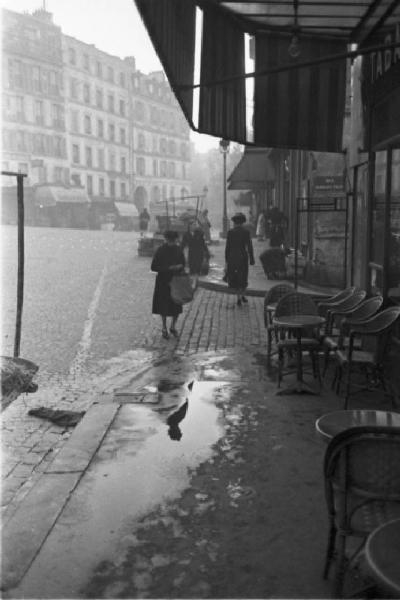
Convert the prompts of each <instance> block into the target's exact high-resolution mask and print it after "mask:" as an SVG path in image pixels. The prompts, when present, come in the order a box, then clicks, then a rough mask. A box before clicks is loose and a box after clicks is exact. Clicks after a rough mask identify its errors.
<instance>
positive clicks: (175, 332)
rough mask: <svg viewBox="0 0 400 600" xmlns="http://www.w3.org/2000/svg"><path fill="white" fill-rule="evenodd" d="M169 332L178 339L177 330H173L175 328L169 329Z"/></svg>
mask: <svg viewBox="0 0 400 600" xmlns="http://www.w3.org/2000/svg"><path fill="white" fill-rule="evenodd" d="M169 331H170V333H171V334H172V335H173V336H174V337H176V338H177V337H178V335H179V334H178V332H177V330H176V329H175V327H171V329H170V330H169Z"/></svg>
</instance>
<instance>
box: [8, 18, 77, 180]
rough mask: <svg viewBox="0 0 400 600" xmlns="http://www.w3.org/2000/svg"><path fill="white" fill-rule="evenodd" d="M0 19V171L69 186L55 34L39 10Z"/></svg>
mask: <svg viewBox="0 0 400 600" xmlns="http://www.w3.org/2000/svg"><path fill="white" fill-rule="evenodd" d="M2 16H3V51H2V74H3V75H2V107H3V115H2V116H3V124H2V148H3V158H2V170H8V171H22V172H24V173H27V174H28V178H27V180H26V181H25V184H26V185H28V186H29V185H34V184H38V183H44V182H47V181H51V182H64V183H67V184H69V182H70V171H69V166H70V165H69V157H68V152H67V132H66V122H65V90H64V79H63V56H62V34H61V29H60V28H59V27H56V26H55V25H54V24H53V23H52V20H51V16H50V15H49V13H46V12H45V11H42V10H38V11H36V12H35V13H33V14H32V15H26V14H23V15H21V14H18V13H14V12H12V11H9V10H3V11H2ZM7 183H8V184H10V185H12V184H13V181H12V180H8V182H7V181H4V184H6V185H7Z"/></svg>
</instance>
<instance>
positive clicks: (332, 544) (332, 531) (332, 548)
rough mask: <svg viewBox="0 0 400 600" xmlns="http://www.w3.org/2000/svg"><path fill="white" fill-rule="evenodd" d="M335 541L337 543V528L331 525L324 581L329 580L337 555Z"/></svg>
mask: <svg viewBox="0 0 400 600" xmlns="http://www.w3.org/2000/svg"><path fill="white" fill-rule="evenodd" d="M335 541H336V527H335V525H334V523H331V526H330V528H329V535H328V547H327V549H326V556H325V565H324V573H323V578H324V579H327V578H328V575H329V569H330V567H331V564H332V559H333V556H334V554H335Z"/></svg>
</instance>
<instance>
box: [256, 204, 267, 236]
mask: <svg viewBox="0 0 400 600" xmlns="http://www.w3.org/2000/svg"><path fill="white" fill-rule="evenodd" d="M265 225H266V223H265V214H264V212H263V211H261V212H260V214H259V215H258V220H257V229H256V236H257V239H258V240H259V241H262V240H263V239H264V237H265Z"/></svg>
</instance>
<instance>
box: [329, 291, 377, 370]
mask: <svg viewBox="0 0 400 600" xmlns="http://www.w3.org/2000/svg"><path fill="white" fill-rule="evenodd" d="M382 303H383V298H382V296H374V297H373V298H368V300H364V301H363V302H361V304H359V305H358V306H356V308H354V309H353V310H349V311H347V312H346V313H345V314H344V315H343V314H342V315H341V316H344V318H343V319H342V320H341V321H340V324H339V331H338V332H337V334H336V335H334V334H331V335H326V336H324V338H323V341H322V347H323V351H324V370H323V375H325V374H326V371H327V369H328V365H329V358H330V353H331V352H334V351H335V350H337V349H338V348H342V349H343V348H344V347H345V346H346V345H348V341H349V339H348V337H347V338H346V335H347V336H348V331H349V327H350V326H352V325H355V324H356V323H360V322H362V321H366V320H367V319H369V318H371V317H373V316H374V315H375V314H376V313H377V312H378V310H379V309H380V308H381V306H382ZM336 316H337V315H336V314H335V312H333V318H334V319H335V317H336Z"/></svg>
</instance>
